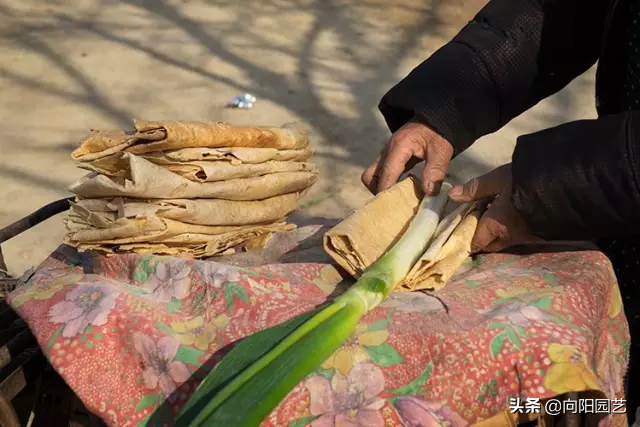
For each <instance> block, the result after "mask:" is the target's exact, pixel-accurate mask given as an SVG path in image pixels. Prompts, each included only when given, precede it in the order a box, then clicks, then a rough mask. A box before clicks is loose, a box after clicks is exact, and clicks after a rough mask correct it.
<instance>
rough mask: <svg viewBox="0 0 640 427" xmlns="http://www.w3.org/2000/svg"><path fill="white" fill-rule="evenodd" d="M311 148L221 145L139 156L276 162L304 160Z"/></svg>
mask: <svg viewBox="0 0 640 427" xmlns="http://www.w3.org/2000/svg"><path fill="white" fill-rule="evenodd" d="M312 154H313V148H312V147H311V145H307V146H306V147H305V148H301V149H298V150H277V149H275V148H249V147H223V148H202V147H198V148H183V149H180V150H168V151H155V152H153V153H145V154H142V155H141V156H142V157H144V158H145V159H147V160H149V161H150V162H152V163H156V164H163V163H162V162H163V161H170V162H193V161H202V160H210V161H214V160H222V161H228V162H230V163H231V164H234V165H239V164H241V163H249V164H256V163H264V162H268V161H269V160H274V161H278V162H305V161H307V160H309V159H310V158H311V155H312Z"/></svg>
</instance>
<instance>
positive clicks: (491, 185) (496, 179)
mask: <svg viewBox="0 0 640 427" xmlns="http://www.w3.org/2000/svg"><path fill="white" fill-rule="evenodd" d="M510 181H511V164H510V163H509V164H506V165H502V166H500V167H497V168H495V169H494V170H492V171H491V172H488V173H486V174H484V175H482V176H479V177H476V178H472V179H471V180H469V181H467V182H466V183H465V184H464V185H462V186H460V185H456V186H455V187H453V189H451V191H450V192H449V197H450V198H451V199H452V200H454V201H456V202H472V201H474V200H480V199H484V198H486V197H492V196H495V195H497V194H499V193H500V191H501V190H502V189H503V188H504V187H505V186H506V185H507V184H509V182H510Z"/></svg>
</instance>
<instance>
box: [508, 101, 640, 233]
mask: <svg viewBox="0 0 640 427" xmlns="http://www.w3.org/2000/svg"><path fill="white" fill-rule="evenodd" d="M512 174H513V177H512V179H513V194H512V200H513V203H514V205H515V206H516V208H517V209H518V210H519V211H520V213H521V214H522V215H523V216H524V219H525V221H526V222H527V224H528V225H529V227H530V229H531V231H532V232H533V234H536V235H538V236H540V237H542V238H545V239H547V240H591V239H599V238H606V237H618V236H625V235H627V236H628V235H630V234H635V233H640V191H639V190H640V187H639V183H640V110H636V111H630V112H624V113H620V114H614V115H609V116H603V117H600V118H599V119H597V120H580V121H576V122H571V123H566V124H563V125H560V126H558V127H555V128H551V129H546V130H543V131H541V132H537V133H534V134H531V135H526V136H521V137H520V138H519V139H518V142H517V144H516V148H515V151H514V153H513V165H512Z"/></svg>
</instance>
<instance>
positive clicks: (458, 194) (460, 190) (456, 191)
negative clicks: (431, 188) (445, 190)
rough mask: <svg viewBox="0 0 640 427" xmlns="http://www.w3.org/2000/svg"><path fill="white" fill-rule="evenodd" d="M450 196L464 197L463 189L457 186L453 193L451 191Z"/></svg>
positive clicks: (452, 190)
mask: <svg viewBox="0 0 640 427" xmlns="http://www.w3.org/2000/svg"><path fill="white" fill-rule="evenodd" d="M449 194H450V195H452V196H456V197H457V196H462V187H461V186H459V185H456V186H455V187H453V188H452V189H451V191H449Z"/></svg>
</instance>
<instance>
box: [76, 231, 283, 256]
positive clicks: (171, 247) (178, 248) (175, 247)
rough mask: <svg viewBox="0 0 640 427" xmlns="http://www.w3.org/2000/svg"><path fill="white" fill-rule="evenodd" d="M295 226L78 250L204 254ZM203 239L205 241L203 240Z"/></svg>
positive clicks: (88, 246) (87, 245) (86, 245)
mask: <svg viewBox="0 0 640 427" xmlns="http://www.w3.org/2000/svg"><path fill="white" fill-rule="evenodd" d="M294 228H295V225H293V224H272V225H269V226H262V227H248V228H247V229H244V230H239V231H235V232H230V233H223V234H217V235H211V236H209V237H210V238H206V239H205V238H203V237H202V236H198V235H194V234H181V235H177V236H174V237H172V238H167V239H165V240H155V241H153V242H134V243H126V244H108V243H99V242H89V243H81V244H78V245H77V248H78V250H79V251H96V252H101V253H104V254H107V255H108V254H113V253H117V252H131V251H133V252H137V253H141V254H156V255H173V256H186V257H192V258H204V257H210V256H215V255H219V254H223V253H225V252H226V251H228V250H230V249H232V248H235V247H236V246H238V245H241V244H242V243H244V242H247V241H251V242H252V244H253V247H254V248H255V247H256V245H258V244H259V243H260V242H263V243H265V244H266V242H267V240H268V239H261V240H256V237H260V236H265V235H271V234H272V233H273V232H276V231H288V230H292V229H294ZM204 240H206V241H204Z"/></svg>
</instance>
